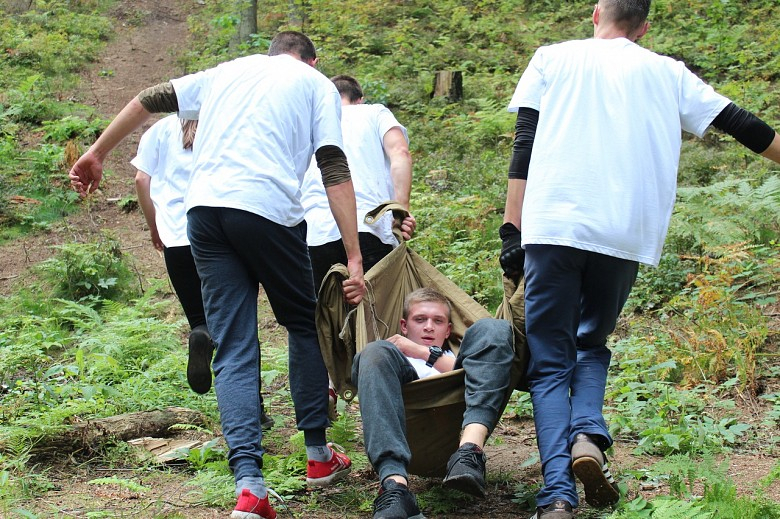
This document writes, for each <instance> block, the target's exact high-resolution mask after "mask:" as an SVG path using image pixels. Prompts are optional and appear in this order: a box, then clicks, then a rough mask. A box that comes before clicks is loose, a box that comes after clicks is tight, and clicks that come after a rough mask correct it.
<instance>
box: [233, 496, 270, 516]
mask: <svg viewBox="0 0 780 519" xmlns="http://www.w3.org/2000/svg"><path fill="white" fill-rule="evenodd" d="M230 519H276V511H275V510H274V509H273V508H271V503H269V502H268V496H265V497H264V498H263V499H260V498H259V497H257V496H256V495H254V494H253V493H252V492H250V491H249V489H248V488H245V489H243V490H242V491H241V495H240V496H238V503H237V504H236V508H235V510H233V513H232V514H230Z"/></svg>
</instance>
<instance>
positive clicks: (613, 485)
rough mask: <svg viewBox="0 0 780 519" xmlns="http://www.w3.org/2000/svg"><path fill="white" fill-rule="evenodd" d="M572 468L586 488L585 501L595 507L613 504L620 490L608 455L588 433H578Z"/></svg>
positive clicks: (572, 453) (573, 451)
mask: <svg viewBox="0 0 780 519" xmlns="http://www.w3.org/2000/svg"><path fill="white" fill-rule="evenodd" d="M571 459H572V464H571V466H572V470H573V471H574V475H575V476H577V479H579V480H580V481H582V486H583V487H584V488H585V502H586V503H588V504H589V505H590V506H592V507H594V508H604V507H607V506H613V505H615V504H616V503H617V502H618V501H619V500H620V490H619V489H618V484H617V482H616V481H615V478H613V477H612V474H611V473H610V471H609V464H608V463H607V457H606V455H605V454H604V453H603V452H601V449H600V448H599V446H598V445H596V442H594V441H593V440H592V439H591V438H590V436H588V435H587V434H582V433H580V434H578V435H577V436H576V437H575V438H574V444H573V445H572V446H571Z"/></svg>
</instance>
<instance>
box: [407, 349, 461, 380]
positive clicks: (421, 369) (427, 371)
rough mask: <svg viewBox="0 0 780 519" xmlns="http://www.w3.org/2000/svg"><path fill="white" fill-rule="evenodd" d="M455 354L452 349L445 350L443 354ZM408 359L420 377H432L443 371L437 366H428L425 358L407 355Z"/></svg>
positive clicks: (444, 355)
mask: <svg viewBox="0 0 780 519" xmlns="http://www.w3.org/2000/svg"><path fill="white" fill-rule="evenodd" d="M454 356H455V354H454V353H452V351H451V350H444V353H443V354H442V357H454ZM406 360H408V361H409V363H410V364H411V365H412V367H413V368H414V370H415V371H416V372H417V376H418V377H420V378H425V377H430V376H431V375H438V374H439V373H441V372H440V371H438V370H437V369H436V368H433V367H428V366H427V365H426V364H425V360H427V359H425V360H423V359H415V358H412V357H406Z"/></svg>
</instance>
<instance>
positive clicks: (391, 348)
mask: <svg viewBox="0 0 780 519" xmlns="http://www.w3.org/2000/svg"><path fill="white" fill-rule="evenodd" d="M398 354H399V352H398V348H396V347H395V345H394V344H393V343H391V342H388V341H374V342H372V343H369V344H368V345H367V346H366V347H365V348H364V349H363V351H361V352H360V353H358V354H357V355H355V358H354V360H353V361H352V382H353V383H354V384H357V383H358V380H359V378H360V377H361V376H363V377H371V376H372V374H373V373H375V372H376V370H388V369H390V366H391V365H392V364H391V363H392V362H393V359H394V358H396V357H397V356H398Z"/></svg>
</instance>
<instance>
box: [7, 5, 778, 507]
mask: <svg viewBox="0 0 780 519" xmlns="http://www.w3.org/2000/svg"><path fill="white" fill-rule="evenodd" d="M198 8H199V4H198V3H197V2H196V1H195V0H156V1H155V0H126V1H123V2H119V3H117V7H116V8H115V10H114V12H113V13H112V16H113V17H115V20H116V22H115V26H116V34H115V37H114V38H113V40H112V41H111V42H110V43H109V44H108V46H107V47H106V49H105V51H104V52H103V54H102V55H101V56H100V57H99V58H98V60H97V61H96V63H94V64H93V66H91V67H90V69H89V70H86V71H85V72H84V73H83V82H82V85H81V86H80V89H79V91H77V92H75V93H74V97H75V98H76V99H77V100H78V101H79V102H82V103H85V104H89V105H93V106H95V107H97V108H98V110H99V112H100V113H102V114H103V115H104V116H105V117H106V118H111V117H113V116H114V115H115V114H116V113H118V112H119V110H120V109H121V108H122V107H123V106H124V105H125V104H126V103H127V102H128V101H129V100H130V99H131V98H132V97H133V96H135V95H136V94H137V93H138V92H139V91H141V90H142V89H143V88H145V87H147V86H151V85H154V84H156V83H158V82H160V81H164V80H167V79H169V78H172V77H177V76H179V75H182V74H183V73H185V72H187V71H186V70H185V69H184V66H183V65H182V60H181V56H182V55H183V53H184V52H185V50H186V47H187V37H188V36H187V35H188V29H187V14H188V13H190V12H192V11H193V10H195V9H198ZM155 120H156V119H155ZM153 122H154V120H153V121H151V122H150V123H148V124H147V125H146V126H145V127H144V128H143V129H144V130H145V129H146V128H148V127H149V126H151V124H152V123H153ZM141 134H142V131H138V132H135V133H134V134H133V136H132V137H131V138H128V139H126V140H125V142H123V143H122V144H121V145H120V146H119V147H118V148H117V149H116V150H115V151H114V152H113V153H112V155H111V156H110V158H109V160H108V161H107V163H106V169H107V170H110V171H111V174H110V175H108V176H107V178H105V179H104V181H103V183H102V185H101V189H100V192H99V193H97V194H96V195H94V196H92V197H91V200H90V202H89V204H85V205H86V206H87V207H85V209H84V210H83V211H81V212H79V213H78V214H75V215H73V216H70V217H68V218H67V219H66V220H64V221H63V222H62V223H61V224H58V225H54V226H52V227H51V229H49V230H48V231H46V232H43V233H41V234H36V235H30V236H26V237H24V238H22V239H19V240H16V241H14V242H11V243H7V244H4V245H2V246H1V247H0V271H1V272H2V273H3V275H2V278H1V279H0V294H4V293H8V291H10V290H12V288H13V286H14V283H16V282H18V281H19V280H20V279H21V280H23V279H24V276H25V272H26V271H28V270H29V267H31V266H32V265H34V264H36V263H38V262H40V261H42V260H44V259H46V258H47V257H49V256H50V255H51V254H52V252H53V247H52V246H54V245H57V244H62V243H70V242H74V241H79V242H83V241H89V239H90V237H93V236H95V235H97V234H99V233H100V232H101V231H102V230H112V231H113V232H114V233H115V234H116V235H117V237H118V238H119V240H120V242H121V244H122V249H123V250H124V251H125V252H126V253H127V254H129V255H131V256H132V258H133V264H134V265H135V269H136V272H137V274H138V277H139V279H140V280H141V284H142V286H143V285H144V284H145V283H146V282H147V280H149V279H164V278H166V271H165V266H164V263H163V260H162V258H160V256H159V255H158V254H157V252H156V251H155V250H154V248H153V247H152V246H151V242H150V240H149V234H148V230H147V229H146V227H145V223H144V219H143V216H142V215H141V213H140V211H138V210H135V211H131V212H123V211H122V210H121V209H120V208H119V206H118V204H117V203H116V201H117V200H119V199H122V198H125V197H128V196H131V195H132V194H133V192H134V187H133V178H134V174H135V171H134V170H133V168H132V167H131V166H130V164H129V161H130V159H131V158H132V157H133V156H134V154H135V150H136V147H137V144H138V139H139V138H140V136H141ZM63 175H64V173H63ZM261 298H262V296H261ZM260 307H261V312H265V315H263V314H261V316H260V322H261V323H262V326H263V327H264V328H266V332H267V333H268V334H271V335H275V336H276V337H277V339H280V340H283V336H282V335H283V331H281V330H280V329H279V327H278V325H277V324H276V323H275V321H274V320H273V317H272V315H271V314H270V312H269V311H268V310H267V309H268V305H267V304H262V302H261V305H260ZM184 347H185V346H184V341H182V348H184ZM760 406H761V403H760V402H759V401H757V400H755V399H752V398H745V399H743V400H742V402H741V403H740V404H739V409H738V410H737V412H738V414H739V416H738V418H739V419H740V420H741V421H744V422H747V423H751V421H752V422H755V421H756V420H757V418H756V417H757V416H758V415H759V414H758V413H759V411H760ZM271 411H272V413H271V414H272V415H274V417H275V418H276V419H277V427H276V428H274V429H273V431H272V432H271V433H270V434H269V441H268V445H267V448H268V450H269V452H271V453H274V452H273V451H274V450H276V449H279V452H276V453H280V452H282V451H283V449H284V448H285V445H286V439H285V438H289V436H290V435H292V434H293V433H294V432H295V429H294V417H293V414H292V409H291V406H273V407H272V408H271ZM346 412H349V413H354V414H355V415H356V416H358V415H359V413H358V410H357V405H356V404H350V405H349V406H348V407H347V409H346ZM632 447H633V446H632V445H625V444H616V447H615V449H614V454H613V455H612V458H611V461H612V466H613V472H614V473H617V474H618V475H620V474H621V473H628V472H629V471H632V470H639V469H641V468H643V467H649V466H650V465H652V464H653V463H655V462H656V461H658V459H657V458H651V457H647V456H636V455H634V454H632V452H631V449H632ZM486 452H487V454H488V478H489V481H490V482H491V485H490V487H491V488H490V490H489V496H488V498H487V499H485V500H482V501H476V500H470V499H464V500H463V506H462V507H461V508H460V509H459V510H457V511H455V512H449V513H446V514H436V513H432V512H431V511H430V510H428V511H426V514H427V516H428V517H429V518H435V517H451V518H465V517H484V518H488V517H490V518H509V517H512V518H514V517H518V516H520V517H523V516H529V515H530V514H531V511H529V510H528V508H527V506H526V505H524V504H521V503H516V502H514V501H513V499H515V497H516V496H515V492H516V485H517V484H520V483H522V484H525V485H527V486H531V487H533V486H535V485H538V484H539V482H540V481H541V475H540V467H539V463H538V462H536V463H528V464H527V465H528V466H525V464H524V462H526V461H527V460H531V459H532V458H534V456H535V454H536V443H535V435H534V430H533V423H532V422H531V421H530V420H528V419H518V418H515V417H511V416H504V418H503V419H502V421H501V423H500V424H499V426H498V427H497V429H496V431H495V433H494V435H493V437H492V439H491V442H490V444H489V445H488V446H487V448H486ZM728 460H729V475H730V476H731V478H732V479H733V480H734V481H735V482H736V484H737V486H738V489H739V491H740V492H746V493H749V492H750V491H751V490H753V489H754V488H755V487H756V485H757V481H758V480H760V479H761V478H763V477H765V476H766V475H767V474H768V473H769V472H770V471H771V469H772V467H773V466H774V465H775V463H776V459H775V458H773V457H771V456H769V455H767V454H765V453H762V452H740V451H736V452H732V453H729V455H728ZM34 470H35V471H39V472H46V473H47V477H48V479H49V480H50V481H53V482H54V483H55V486H54V489H52V490H50V491H49V492H46V493H45V494H43V495H40V496H39V497H38V498H36V499H35V500H34V502H31V503H29V504H27V505H25V506H24V508H25V509H27V510H33V511H35V512H36V513H38V514H41V515H40V517H63V518H71V517H133V518H136V517H141V518H145V517H186V518H192V519H201V518H203V519H205V518H216V517H227V516H228V515H229V513H230V510H229V509H219V508H214V507H210V506H205V505H200V504H198V501H199V498H198V496H197V495H193V493H192V492H193V488H192V487H191V486H189V485H188V483H189V482H190V481H191V480H192V478H193V473H192V471H188V470H186V469H182V468H162V469H159V470H158V469H149V468H148V467H144V468H138V467H132V466H129V467H117V466H110V467H109V466H100V465H95V464H94V463H91V462H88V461H84V460H82V459H78V458H77V457H75V456H71V455H69V454H68V453H62V454H61V455H59V456H57V457H55V458H52V459H48V460H46V461H45V464H44V465H41V464H40V463H39V464H38V465H37V466H36V467H35V469H34ZM109 476H117V477H133V478H135V480H137V481H138V482H139V483H140V484H142V485H144V486H145V487H147V488H149V489H150V490H148V491H146V492H143V493H135V492H132V491H130V490H128V489H117V487H115V486H97V485H91V484H88V482H89V481H91V480H94V479H95V478H100V477H109ZM439 483H440V482H439V481H438V480H435V479H429V478H416V477H415V478H413V479H412V481H411V487H412V490H413V491H415V492H422V491H425V490H427V489H429V488H432V487H435V486H437V485H439ZM635 486H636V485H635ZM350 487H353V489H354V488H362V489H363V490H366V491H369V492H374V491H375V490H376V477H375V475H374V474H373V472H372V471H371V470H370V469H364V470H359V471H354V472H353V474H351V475H350V476H349V477H348V478H347V480H346V481H345V482H343V483H341V484H339V485H338V486H336V487H334V488H330V489H326V490H323V491H319V493H320V494H321V495H320V498H319V499H317V501H318V506H317V507H316V509H315V510H312V509H311V508H312V507H311V506H310V503H309V505H307V502H309V501H310V499H308V496H306V495H301V496H296V498H295V499H293V500H291V501H290V502H289V503H288V504H289V514H288V513H282V511H283V510H284V508H283V507H278V509H279V510H280V517H285V516H295V517H311V518H331V517H368V516H370V513H367V512H359V511H358V510H357V509H354V510H350V509H347V510H345V509H344V506H343V504H340V505H335V504H334V506H333V507H329V505H328V503H329V501H330V499H329V496H333V495H334V494H337V493H339V492H346V491H348V489H349V488H350ZM638 493H641V494H642V495H644V496H645V497H647V498H650V497H652V496H653V495H654V494H667V493H668V488H665V487H664V485H663V484H660V485H658V486H647V487H646V488H642V489H640V488H632V489H631V491H630V494H629V498H633V497H636V495H637V494H638ZM766 494H767V495H768V496H769V497H771V498H773V499H774V500H776V501H780V482H778V481H775V482H774V483H773V484H772V485H771V486H770V487H769V488H768V489H767V491H766ZM582 508H583V509H586V507H582ZM583 515H587V516H588V517H595V515H592V514H591V513H587V514H583Z"/></svg>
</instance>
